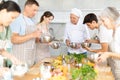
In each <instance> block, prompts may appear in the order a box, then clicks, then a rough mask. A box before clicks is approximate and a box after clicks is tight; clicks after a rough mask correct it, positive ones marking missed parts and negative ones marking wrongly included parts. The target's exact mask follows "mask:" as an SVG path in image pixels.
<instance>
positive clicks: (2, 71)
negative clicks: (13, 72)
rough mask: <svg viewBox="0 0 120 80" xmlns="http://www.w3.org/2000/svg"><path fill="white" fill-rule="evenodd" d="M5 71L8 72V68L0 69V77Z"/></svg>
mask: <svg viewBox="0 0 120 80" xmlns="http://www.w3.org/2000/svg"><path fill="white" fill-rule="evenodd" d="M7 71H9V68H4V67H2V68H1V67H0V77H2V76H3V75H4V74H5V72H7Z"/></svg>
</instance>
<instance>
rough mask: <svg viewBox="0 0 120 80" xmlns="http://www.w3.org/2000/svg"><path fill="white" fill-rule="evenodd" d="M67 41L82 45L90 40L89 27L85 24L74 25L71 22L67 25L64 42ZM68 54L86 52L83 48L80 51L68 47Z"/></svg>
mask: <svg viewBox="0 0 120 80" xmlns="http://www.w3.org/2000/svg"><path fill="white" fill-rule="evenodd" d="M66 39H68V40H70V42H76V43H82V42H84V41H85V40H87V39H90V36H89V31H88V29H87V26H86V25H83V24H80V25H74V24H72V23H70V22H69V23H67V24H66V28H65V34H64V42H65V41H66ZM68 52H70V53H76V54H78V53H84V52H86V50H85V49H83V48H82V47H81V48H79V49H73V48H70V47H68Z"/></svg>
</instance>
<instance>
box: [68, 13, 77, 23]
mask: <svg viewBox="0 0 120 80" xmlns="http://www.w3.org/2000/svg"><path fill="white" fill-rule="evenodd" d="M78 20H79V17H78V16H76V15H74V14H70V21H71V23H72V24H74V25H76V24H77V23H78Z"/></svg>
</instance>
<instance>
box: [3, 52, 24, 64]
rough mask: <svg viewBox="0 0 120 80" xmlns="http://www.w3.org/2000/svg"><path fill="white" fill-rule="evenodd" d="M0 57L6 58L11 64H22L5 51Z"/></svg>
mask: <svg viewBox="0 0 120 80" xmlns="http://www.w3.org/2000/svg"><path fill="white" fill-rule="evenodd" d="M2 55H3V56H5V57H7V58H8V59H10V60H11V61H12V63H13V64H22V62H21V61H19V60H18V59H17V58H16V57H15V56H13V55H12V54H10V53H8V52H7V51H3V52H2Z"/></svg>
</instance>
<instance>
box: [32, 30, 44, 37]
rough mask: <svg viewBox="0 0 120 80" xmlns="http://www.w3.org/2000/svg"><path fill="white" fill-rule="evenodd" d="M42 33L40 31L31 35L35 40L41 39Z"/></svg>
mask: <svg viewBox="0 0 120 80" xmlns="http://www.w3.org/2000/svg"><path fill="white" fill-rule="evenodd" d="M41 34H42V32H41V31H40V30H36V31H34V32H33V33H31V35H32V37H33V38H40V36H41Z"/></svg>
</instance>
